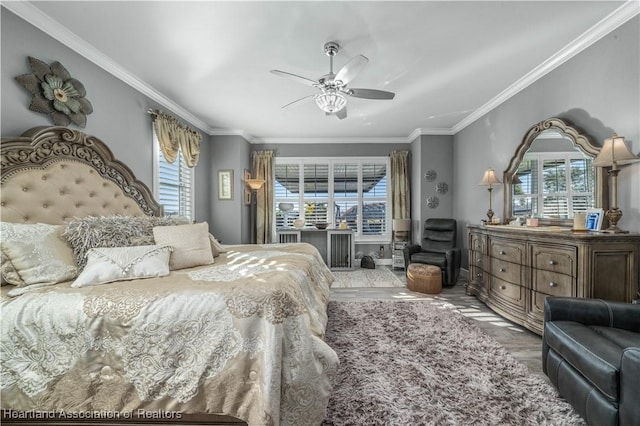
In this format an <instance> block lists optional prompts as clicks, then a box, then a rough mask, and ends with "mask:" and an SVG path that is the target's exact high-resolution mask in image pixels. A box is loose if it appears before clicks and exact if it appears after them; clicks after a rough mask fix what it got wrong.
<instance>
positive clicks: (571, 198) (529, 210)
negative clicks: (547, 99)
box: [503, 118, 607, 226]
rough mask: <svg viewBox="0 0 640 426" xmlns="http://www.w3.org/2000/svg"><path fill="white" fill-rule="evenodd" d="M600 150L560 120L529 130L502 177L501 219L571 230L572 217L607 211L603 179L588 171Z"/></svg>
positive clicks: (597, 169)
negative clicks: (534, 219) (531, 219)
mask: <svg viewBox="0 0 640 426" xmlns="http://www.w3.org/2000/svg"><path fill="white" fill-rule="evenodd" d="M598 152H600V147H598V146H596V145H594V144H593V142H592V141H591V140H590V138H589V137H588V136H586V135H584V134H582V133H581V132H580V131H579V130H578V129H577V128H575V127H573V126H572V125H570V124H569V123H568V122H566V121H563V120H562V119H560V118H550V119H548V120H545V121H542V122H540V123H538V124H536V125H534V126H532V127H531V128H530V129H529V130H528V131H527V133H526V134H525V135H524V138H523V139H522V143H521V144H520V146H518V148H517V150H516V152H515V154H514V156H513V158H512V159H511V161H510V163H509V167H508V168H507V169H506V170H505V171H504V180H503V182H504V197H505V200H504V217H505V218H506V219H508V220H510V221H511V220H513V219H514V218H516V217H537V218H539V223H540V224H543V225H566V226H570V225H572V221H573V214H574V213H575V212H585V211H586V210H587V209H590V208H596V207H597V208H603V209H605V210H606V208H607V206H606V204H607V201H606V200H607V186H606V183H607V181H606V175H605V174H604V172H603V168H602V167H594V166H593V159H594V158H595V157H596V155H598Z"/></svg>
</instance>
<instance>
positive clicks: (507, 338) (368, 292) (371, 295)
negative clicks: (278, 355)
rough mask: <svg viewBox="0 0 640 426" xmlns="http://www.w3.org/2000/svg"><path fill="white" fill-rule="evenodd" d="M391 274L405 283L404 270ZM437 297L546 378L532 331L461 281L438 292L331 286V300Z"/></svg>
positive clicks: (535, 336) (540, 344)
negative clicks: (472, 293) (473, 293)
mask: <svg viewBox="0 0 640 426" xmlns="http://www.w3.org/2000/svg"><path fill="white" fill-rule="evenodd" d="M394 273H395V275H396V276H397V277H398V278H399V279H400V280H401V281H402V282H403V283H405V285H406V278H405V275H404V270H394ZM429 298H437V299H440V300H446V301H448V302H449V303H451V304H453V305H454V306H456V307H457V308H458V309H459V310H460V312H462V314H463V315H465V316H466V317H467V318H469V319H471V320H473V321H474V322H475V323H476V325H478V327H480V328H481V329H482V330H483V331H484V332H485V333H487V334H488V335H490V336H492V337H493V338H494V339H496V340H497V341H498V342H500V344H502V346H504V347H505V349H507V350H508V351H509V352H510V353H511V354H512V355H513V356H514V357H515V358H516V359H517V360H519V361H520V362H522V363H523V364H525V365H526V366H527V367H528V368H529V369H530V370H531V372H533V373H535V374H537V375H540V376H542V377H544V378H545V380H547V377H546V375H545V374H544V373H543V372H542V359H541V353H542V352H541V351H542V339H541V338H540V336H538V335H537V334H535V333H532V332H531V331H529V330H527V329H525V328H523V327H520V326H519V325H517V324H514V323H512V322H510V321H508V320H506V319H504V318H502V317H501V316H499V315H498V314H496V313H494V312H493V311H492V310H491V309H489V308H488V307H487V306H486V305H485V304H484V303H482V302H480V301H479V300H478V299H477V298H476V297H475V296H468V295H467V294H465V280H464V279H462V280H459V281H458V284H456V285H455V286H453V287H449V288H447V287H445V288H443V290H442V293H441V294H439V295H428V294H423V293H417V292H413V291H411V290H408V289H407V288H406V287H404V288H403V287H384V288H380V287H378V288H336V289H331V300H336V301H348V300H354V301H355V300H402V299H405V300H416V299H429Z"/></svg>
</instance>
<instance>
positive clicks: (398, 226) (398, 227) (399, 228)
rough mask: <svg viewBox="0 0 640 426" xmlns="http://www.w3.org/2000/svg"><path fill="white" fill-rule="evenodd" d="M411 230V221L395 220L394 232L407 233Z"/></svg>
mask: <svg viewBox="0 0 640 426" xmlns="http://www.w3.org/2000/svg"><path fill="white" fill-rule="evenodd" d="M410 229H411V219H393V230H394V231H396V232H407V231H409V230H410Z"/></svg>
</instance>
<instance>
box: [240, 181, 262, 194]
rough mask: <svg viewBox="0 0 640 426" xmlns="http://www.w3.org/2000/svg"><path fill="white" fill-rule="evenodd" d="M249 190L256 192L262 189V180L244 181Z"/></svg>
mask: <svg viewBox="0 0 640 426" xmlns="http://www.w3.org/2000/svg"><path fill="white" fill-rule="evenodd" d="M244 182H245V183H246V184H247V185H248V186H249V188H251V189H252V190H253V191H257V190H259V189H260V188H262V185H264V179H246V180H245V181H244Z"/></svg>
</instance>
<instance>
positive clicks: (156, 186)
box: [151, 125, 196, 220]
mask: <svg viewBox="0 0 640 426" xmlns="http://www.w3.org/2000/svg"><path fill="white" fill-rule="evenodd" d="M151 128H152V129H151V131H152V145H153V148H152V155H153V198H155V200H156V202H158V203H160V156H161V155H163V154H162V151H161V150H160V143H159V142H158V137H157V136H156V131H155V129H154V128H153V125H152V126H151ZM176 161H180V162H182V163H183V164H185V161H184V158H183V157H182V153H181V152H180V153H178V157H177V158H176ZM185 167H186V164H185ZM187 170H188V171H189V174H190V179H191V191H190V200H189V206H190V209H189V210H190V211H189V220H195V202H196V197H195V189H196V174H195V167H187ZM161 206H162V214H163V215H166V214H167V213H166V212H165V211H164V206H163V205H162V204H161Z"/></svg>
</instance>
